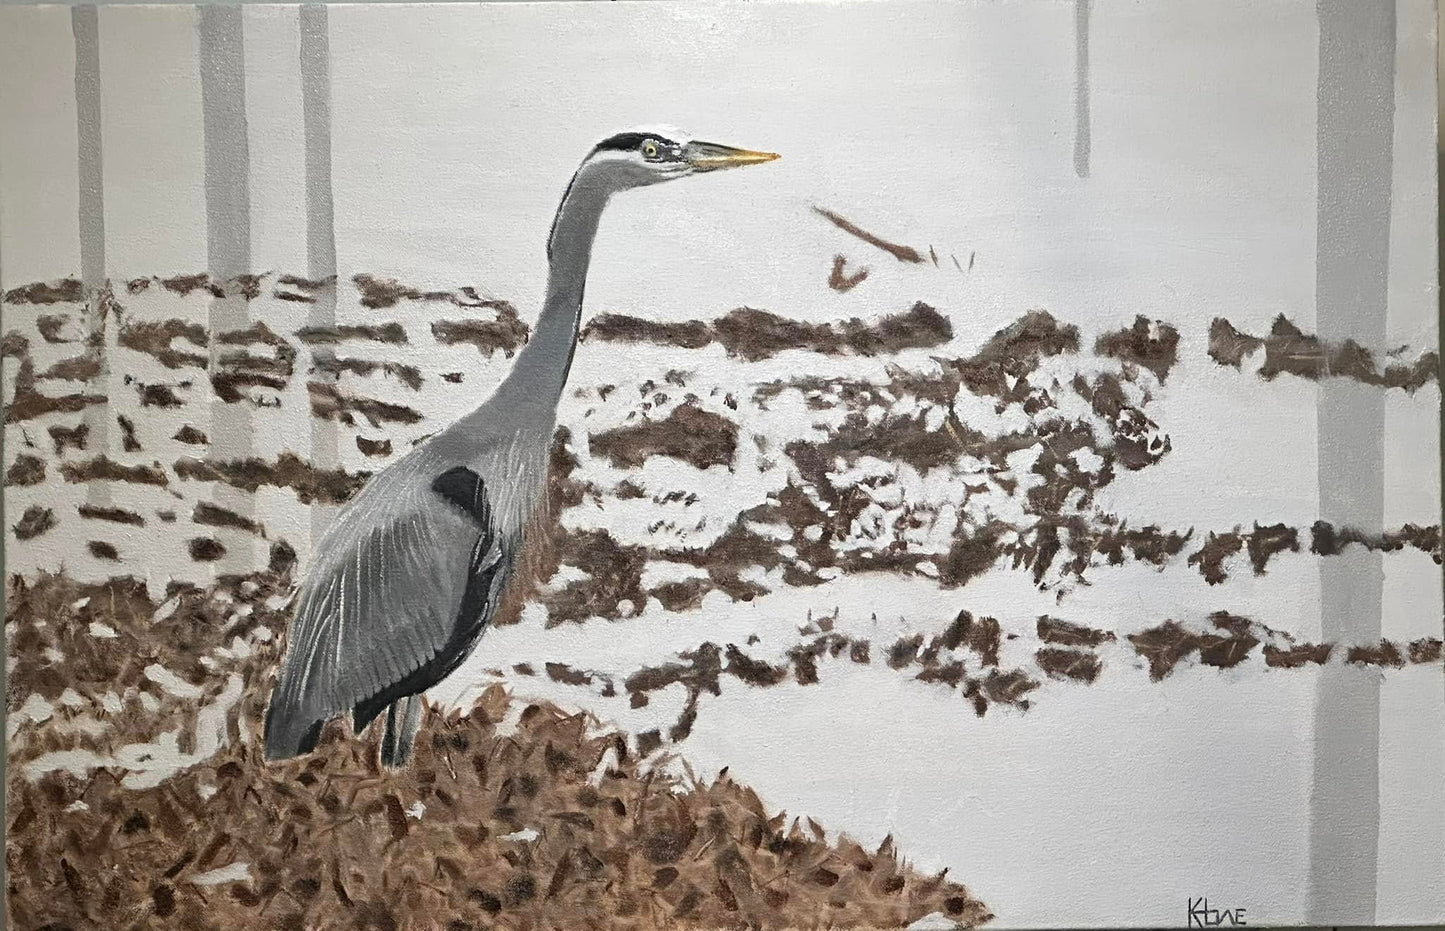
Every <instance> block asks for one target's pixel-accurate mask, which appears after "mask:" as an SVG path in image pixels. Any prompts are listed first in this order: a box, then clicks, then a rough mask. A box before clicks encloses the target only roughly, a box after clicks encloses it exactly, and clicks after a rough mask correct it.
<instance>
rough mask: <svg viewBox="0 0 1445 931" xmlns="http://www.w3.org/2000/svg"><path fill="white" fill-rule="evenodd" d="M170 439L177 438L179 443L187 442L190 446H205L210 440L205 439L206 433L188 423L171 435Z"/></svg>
mask: <svg viewBox="0 0 1445 931" xmlns="http://www.w3.org/2000/svg"><path fill="white" fill-rule="evenodd" d="M171 439H173V440H177V441H179V442H181V443H189V444H191V445H192V446H205V445H206V444H208V443H209V442H210V440H208V439H206V435H205V434H204V433H202V432H201V431H199V430H197V429H196V428H195V427H193V426H191V425H190V424H186V425H185V426H183V427H181V428H180V429H179V430H177V431H176V435H175V436H173V437H171Z"/></svg>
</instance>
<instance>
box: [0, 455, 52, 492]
mask: <svg viewBox="0 0 1445 931" xmlns="http://www.w3.org/2000/svg"><path fill="white" fill-rule="evenodd" d="M43 481H45V460H43V459H41V458H40V457H39V456H32V455H30V454H29V453H21V454H20V455H18V456H16V457H15V461H14V462H12V463H11V464H10V468H9V469H7V470H6V471H5V484H6V485H7V486H25V485H39V484H40V483H41V482H43Z"/></svg>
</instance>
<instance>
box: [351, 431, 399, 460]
mask: <svg viewBox="0 0 1445 931" xmlns="http://www.w3.org/2000/svg"><path fill="white" fill-rule="evenodd" d="M356 448H357V449H359V450H361V454H362V455H363V456H390V455H391V440H368V439H367V438H366V437H364V436H358V437H357V438H356Z"/></svg>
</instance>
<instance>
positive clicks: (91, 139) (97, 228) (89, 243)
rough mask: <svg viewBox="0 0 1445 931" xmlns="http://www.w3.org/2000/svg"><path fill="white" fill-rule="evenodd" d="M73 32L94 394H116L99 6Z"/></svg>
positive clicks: (92, 497)
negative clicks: (109, 342) (95, 362)
mask: <svg viewBox="0 0 1445 931" xmlns="http://www.w3.org/2000/svg"><path fill="white" fill-rule="evenodd" d="M70 29H71V32H72V33H74V35H75V138H76V159H77V165H78V170H77V178H78V183H79V194H80V198H79V205H80V210H79V216H78V217H77V220H78V222H79V226H78V230H79V233H80V283H81V285H82V286H83V290H84V293H85V299H86V302H87V305H88V307H87V320H86V340H87V345H86V349H87V350H88V351H90V352H95V353H98V354H99V357H100V370H99V371H98V372H97V373H96V374H95V376H94V378H92V379H91V385H90V387H91V390H92V391H93V392H94V393H96V394H99V395H102V396H105V397H109V396H110V353H109V352H108V347H107V346H106V325H107V323H108V322H110V321H107V319H106V304H107V300H106V298H107V295H106V294H105V291H106V289H107V285H106V277H105V177H104V171H103V167H102V166H103V165H104V162H103V160H102V148H101V135H100V16H99V13H98V12H97V11H96V8H95V6H94V5H93V4H85V5H82V6H75V7H71V9H70ZM110 414H111V411H110V404H109V402H107V403H105V404H93V405H91V406H89V407H87V408H86V409H85V414H84V415H83V419H84V421H85V425H86V427H87V428H88V429H89V431H90V443H89V445H90V448H91V450H92V451H93V452H95V453H96V454H97V455H108V454H109V453H110ZM85 497H86V500H87V501H88V502H89V503H90V504H93V505H100V506H105V505H109V504H110V503H111V502H110V484H109V483H108V482H89V483H88V484H87V485H86V489H85Z"/></svg>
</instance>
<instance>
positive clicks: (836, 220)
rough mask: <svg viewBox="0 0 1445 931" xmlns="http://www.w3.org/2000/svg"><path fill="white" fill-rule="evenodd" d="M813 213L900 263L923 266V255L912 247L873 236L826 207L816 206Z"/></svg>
mask: <svg viewBox="0 0 1445 931" xmlns="http://www.w3.org/2000/svg"><path fill="white" fill-rule="evenodd" d="M813 212H814V213H816V214H818V215H819V216H821V217H823V218H825V219H826V220H827V221H828V222H830V223H832V224H833V225H834V226H836V227H838V229H840V230H842V231H843V232H845V233H847V234H848V235H850V236H856V237H857V238H859V239H861V240H863V241H864V242H866V243H867V244H868V245H870V246H874V247H876V248H879V249H882V250H883V251H884V252H886V253H888V254H889V255H891V256H893V257H894V258H895V259H897V260H898V261H900V262H911V263H913V264H915V265H921V264H923V261H924V259H923V256H922V254H920V253H919V251H918V250H917V249H914V248H913V247H912V246H901V245H899V244H898V243H893V242H889V241H888V240H886V239H881V238H879V237H878V236H875V235H873V234H872V233H870V232H868V231H867V230H865V229H863V228H862V227H860V226H858V225H857V224H855V223H853V222H851V221H849V220H846V219H844V218H843V217H841V216H839V215H838V214H836V213H834V212H833V211H831V210H828V209H827V208H825V207H818V206H814V207H813Z"/></svg>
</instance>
